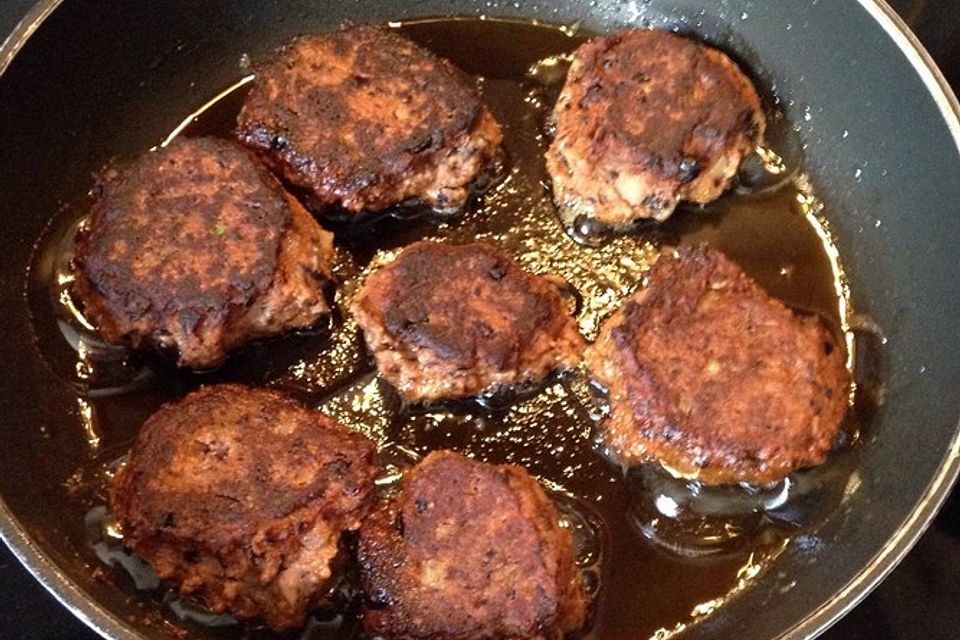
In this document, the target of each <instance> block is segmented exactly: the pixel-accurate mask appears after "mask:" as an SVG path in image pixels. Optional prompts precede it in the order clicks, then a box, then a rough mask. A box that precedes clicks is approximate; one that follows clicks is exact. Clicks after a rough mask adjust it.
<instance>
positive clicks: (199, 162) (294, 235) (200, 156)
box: [73, 138, 333, 368]
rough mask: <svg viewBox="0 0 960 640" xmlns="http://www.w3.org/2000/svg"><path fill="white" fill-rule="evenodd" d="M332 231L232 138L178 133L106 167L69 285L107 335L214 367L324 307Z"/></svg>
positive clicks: (310, 319) (306, 322)
mask: <svg viewBox="0 0 960 640" xmlns="http://www.w3.org/2000/svg"><path fill="white" fill-rule="evenodd" d="M332 256H333V236H332V235H331V234H330V233H328V232H326V231H324V230H323V229H322V228H320V226H319V225H318V224H317V223H316V221H314V219H313V218H312V217H311V216H310V215H309V214H308V213H307V212H306V211H305V210H304V209H303V207H301V206H300V205H299V204H298V203H297V202H296V200H294V199H293V198H292V197H291V196H290V195H289V194H287V193H286V192H285V191H284V190H283V188H282V187H281V186H280V184H279V183H278V182H277V181H276V179H274V178H273V177H272V176H271V175H270V174H269V173H268V172H266V171H265V170H262V169H260V168H259V167H258V166H257V165H256V164H255V163H254V161H253V159H252V158H250V157H249V156H248V154H247V152H246V151H245V150H244V149H242V148H241V147H239V146H238V145H236V144H235V143H232V142H227V141H223V140H215V139H212V138H192V139H177V140H175V141H174V142H173V143H171V144H170V145H169V146H168V147H166V148H164V149H160V150H158V151H156V152H152V153H147V154H145V155H143V156H141V157H140V158H139V159H138V160H137V161H136V162H134V163H133V164H131V165H130V166H128V167H125V168H123V169H119V170H118V169H111V170H108V171H106V172H105V174H104V175H103V178H102V182H101V184H100V187H99V190H98V194H97V196H96V200H95V202H94V205H93V212H92V216H91V218H90V221H89V225H88V228H87V229H86V230H85V231H83V232H81V233H80V234H79V235H78V237H77V242H76V248H75V254H74V268H75V272H76V283H75V286H74V289H73V292H74V294H75V295H76V296H77V298H79V300H80V301H81V302H82V305H83V310H84V313H85V314H86V316H87V317H88V318H89V319H90V320H91V321H92V322H93V323H94V324H95V325H96V327H97V328H98V329H99V331H100V333H101V334H102V335H103V336H104V337H105V338H106V339H107V340H110V341H111V342H120V343H126V344H129V345H131V346H133V347H141V346H155V347H159V348H162V349H165V350H174V351H176V352H177V354H178V357H177V359H178V364H179V365H181V366H184V367H196V368H203V367H210V366H212V365H215V364H217V363H218V362H220V361H221V360H222V359H223V358H224V357H225V356H226V354H227V352H228V351H229V350H230V349H232V348H234V347H236V346H238V345H240V344H243V343H244V342H246V341H248V340H251V339H253V338H257V337H263V336H268V335H273V334H277V333H280V332H283V331H286V330H288V329H292V328H300V327H308V326H310V325H312V324H314V323H315V322H316V321H317V319H318V318H319V317H320V316H322V315H323V314H325V313H327V311H328V307H327V302H326V299H325V297H324V288H325V287H326V286H327V285H328V283H329V282H330V281H331V275H330V264H331V260H332Z"/></svg>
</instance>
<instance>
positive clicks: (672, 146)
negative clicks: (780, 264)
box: [546, 29, 765, 226]
mask: <svg viewBox="0 0 960 640" xmlns="http://www.w3.org/2000/svg"><path fill="white" fill-rule="evenodd" d="M554 116H555V119H556V138H555V139H554V141H553V143H552V144H551V146H550V148H549V150H548V151H547V156H546V157H547V168H548V170H549V172H550V175H551V177H552V179H553V193H554V197H555V199H556V201H557V204H558V206H559V207H560V209H561V214H562V215H563V216H564V217H565V218H566V219H567V220H568V221H572V220H573V219H574V218H576V217H577V216H578V215H585V216H587V217H588V218H593V219H597V220H600V221H602V222H605V223H607V224H610V225H614V226H621V225H625V224H628V223H630V222H633V221H634V220H636V219H641V218H654V219H656V220H665V219H666V218H667V217H669V216H670V214H671V213H672V212H673V209H674V207H676V205H677V203H678V202H679V201H680V200H689V201H692V202H696V203H706V202H710V201H711V200H714V199H716V198H717V197H719V196H720V194H721V193H723V192H724V191H725V190H726V189H727V188H728V187H729V186H730V182H731V180H732V179H733V177H734V175H735V174H736V172H737V168H738V167H739V165H740V161H741V160H742V159H743V157H744V156H745V155H746V154H748V153H750V152H751V151H752V150H753V149H754V147H755V146H756V145H757V143H758V142H759V140H760V138H761V137H762V136H763V131H764V126H765V119H764V116H763V112H762V111H761V109H760V99H759V97H758V96H757V92H756V90H755V89H754V87H753V85H752V84H751V83H750V80H749V79H747V77H746V76H745V75H744V74H743V72H742V71H740V69H739V68H738V67H737V65H736V64H735V63H734V62H733V61H732V60H730V58H728V57H727V56H726V55H724V54H723V53H722V52H720V51H718V50H717V49H713V48H711V47H708V46H706V45H704V44H702V43H700V42H697V41H696V40H693V39H691V38H687V37H684V36H679V35H676V34H673V33H669V32H666V31H657V30H648V29H631V30H627V31H620V32H617V33H613V34H610V35H607V36H602V37H599V38H594V39H593V40H590V41H589V42H587V43H586V44H584V45H582V46H581V47H580V48H579V49H577V51H576V53H575V54H574V58H573V63H572V65H571V67H570V71H569V74H568V75H567V81H566V84H564V86H563V91H562V93H561V94H560V99H559V100H558V102H557V105H556V108H555V110H554Z"/></svg>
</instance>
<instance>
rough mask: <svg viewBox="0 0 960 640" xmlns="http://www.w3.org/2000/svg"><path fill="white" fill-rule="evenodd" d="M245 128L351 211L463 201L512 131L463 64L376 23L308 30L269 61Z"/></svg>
mask: <svg viewBox="0 0 960 640" xmlns="http://www.w3.org/2000/svg"><path fill="white" fill-rule="evenodd" d="M237 133H238V136H239V138H240V140H241V141H242V142H243V143H244V144H246V145H247V146H249V147H250V148H251V149H253V150H254V151H256V152H257V153H258V154H259V155H260V157H261V158H263V160H264V161H265V162H266V163H267V164H268V165H269V166H270V167H272V168H273V170H274V171H276V172H277V174H278V175H280V176H282V177H283V179H284V180H285V181H287V182H288V183H289V184H290V185H292V186H294V187H295V188H296V189H297V193H298V194H302V195H303V196H304V197H305V199H306V201H307V202H308V204H309V205H310V206H311V207H313V208H315V209H318V210H320V209H325V208H327V207H329V206H330V205H340V206H342V207H343V208H344V209H346V210H348V211H351V212H358V211H363V210H368V211H376V210H379V209H383V208H385V207H389V206H391V205H395V204H399V203H401V202H405V201H410V200H415V201H420V202H423V203H426V204H427V205H429V206H431V207H435V208H439V209H455V208H458V207H460V206H461V205H463V203H464V202H465V200H466V198H467V196H468V195H469V190H470V186H471V183H473V182H474V179H475V178H477V176H478V174H480V173H481V172H483V171H484V170H486V169H489V168H490V167H491V165H492V164H493V163H494V161H495V159H496V158H497V156H498V153H499V148H500V140H501V138H502V135H501V132H500V125H498V124H497V122H496V121H495V120H494V119H493V116H492V115H491V114H490V111H489V110H488V109H487V108H486V107H485V106H484V105H483V104H482V103H481V102H480V95H479V92H478V91H477V88H476V86H475V85H474V83H473V82H472V81H471V80H470V79H469V78H468V77H467V76H466V75H465V74H463V73H462V72H461V71H460V70H459V69H457V68H456V67H454V66H453V65H452V64H450V62H448V61H447V60H444V59H442V58H438V57H437V56H435V55H433V54H432V53H430V52H429V51H427V50H425V49H423V48H422V47H419V46H417V45H415V44H414V43H412V42H410V41H409V40H406V39H405V38H403V37H401V36H400V35H398V34H397V33H395V32H393V31H391V30H389V29H385V28H381V27H372V26H366V25H361V26H356V27H352V28H348V29H343V30H341V31H336V32H333V33H324V34H318V35H312V36H303V37H300V38H297V39H295V40H294V41H292V42H291V43H290V44H288V45H287V46H286V47H284V48H283V49H281V50H280V51H279V52H278V53H277V54H276V56H274V58H273V59H272V60H270V61H268V62H267V63H266V64H264V65H262V66H261V67H259V68H258V69H257V80H256V82H255V84H254V87H253V90H252V91H251V92H250V94H249V96H248V97H247V100H246V102H245V104H244V106H243V110H242V111H241V113H240V116H239V121H238V132H237Z"/></svg>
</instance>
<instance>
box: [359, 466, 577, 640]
mask: <svg viewBox="0 0 960 640" xmlns="http://www.w3.org/2000/svg"><path fill="white" fill-rule="evenodd" d="M358 553H359V557H360V566H361V576H362V580H363V587H364V591H365V593H366V595H367V599H368V603H369V604H368V607H367V609H366V610H365V612H364V616H363V626H364V629H365V630H366V631H367V633H369V634H371V635H377V636H382V637H384V638H388V639H390V640H485V639H489V640H494V639H497V640H501V639H502V640H507V639H512V640H521V639H528V638H537V639H541V640H557V639H559V638H562V637H563V636H564V634H565V633H567V632H571V631H574V630H576V629H579V628H580V627H581V626H583V624H584V617H585V608H586V607H585V599H584V596H583V590H582V586H581V580H580V574H579V571H578V570H577V567H576V564H575V560H574V552H573V542H572V539H571V536H570V532H569V531H567V530H566V529H563V528H561V527H560V525H559V517H558V515H557V512H556V509H555V508H554V506H553V504H552V503H551V502H550V500H549V499H548V498H547V496H546V494H545V493H544V491H543V489H542V488H541V487H540V485H539V484H538V483H537V481H536V480H534V479H533V477H531V476H530V474H528V473H527V472H526V471H525V470H524V469H522V468H521V467H517V466H513V465H499V466H495V465H487V464H482V463H479V462H475V461H473V460H470V459H468V458H465V457H464V456H462V455H460V454H458V453H453V452H451V451H439V452H434V453H431V454H430V455H428V456H427V457H426V458H425V459H424V460H423V461H422V462H421V463H419V464H418V465H417V466H415V467H414V468H413V469H412V470H411V471H409V472H407V474H406V475H405V477H404V479H403V483H402V487H401V489H400V492H399V494H398V495H397V496H395V497H394V498H392V499H391V500H390V501H389V502H388V503H386V504H385V505H383V506H382V507H381V508H380V509H378V510H376V511H374V512H373V513H372V514H371V515H370V516H369V517H368V518H367V519H366V520H365V521H364V523H363V525H362V527H361V529H360V544H359V551H358Z"/></svg>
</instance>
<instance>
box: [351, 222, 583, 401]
mask: <svg viewBox="0 0 960 640" xmlns="http://www.w3.org/2000/svg"><path fill="white" fill-rule="evenodd" d="M351 311H352V313H353V316H354V318H355V319H356V321H357V323H358V324H359V325H360V327H361V328H362V329H363V332H364V336H365V337H366V341H367V346H368V347H369V348H370V350H371V351H372V352H373V354H374V356H375V357H376V361H377V368H378V369H379V371H380V374H381V375H382V376H383V377H384V378H386V379H387V380H388V381H389V382H391V383H392V384H393V385H394V386H395V387H397V389H398V390H399V391H400V392H401V393H402V394H403V395H404V396H405V397H406V398H408V399H410V400H429V399H439V398H455V397H463V396H471V395H477V394H480V393H483V392H485V391H493V390H496V388H497V387H500V386H503V385H512V384H530V383H536V382H539V381H541V380H543V379H544V378H546V377H547V376H548V375H549V374H550V373H551V372H552V371H554V370H557V369H565V368H570V367H573V366H575V365H576V364H577V363H578V362H579V361H580V357H581V354H582V351H583V346H584V342H583V339H582V338H581V336H580V334H579V332H578V331H577V325H576V322H575V321H574V319H573V318H572V317H571V315H570V312H569V309H568V305H567V304H566V302H565V300H564V298H563V296H562V295H561V293H560V291H559V289H558V288H557V286H556V285H555V284H554V283H553V282H551V281H550V280H548V279H546V278H544V277H542V276H535V275H533V274H530V273H527V272H525V271H523V270H522V269H521V268H520V267H519V266H517V264H516V263H514V262H513V260H511V259H510V258H509V257H508V256H506V255H505V254H504V253H502V252H501V251H499V250H498V249H496V248H494V247H492V246H490V245H487V244H483V243H473V244H465V245H450V244H441V243H437V242H426V241H424V242H417V243H414V244H412V245H410V246H409V247H407V248H406V249H404V250H403V251H402V252H401V253H400V255H399V256H397V258H396V259H395V260H394V261H393V262H391V263H390V264H388V265H386V266H385V267H383V268H381V269H380V270H378V271H376V272H375V273H373V274H371V275H370V276H369V277H368V278H367V279H366V281H365V282H364V285H363V287H362V289H361V290H360V291H359V293H358V294H357V296H356V298H355V299H354V301H353V303H352V305H351Z"/></svg>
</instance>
